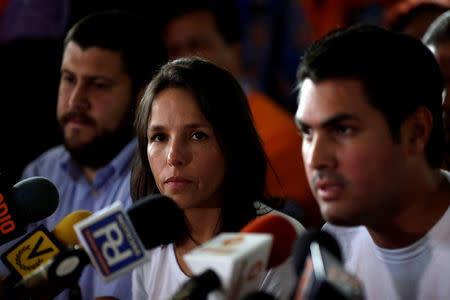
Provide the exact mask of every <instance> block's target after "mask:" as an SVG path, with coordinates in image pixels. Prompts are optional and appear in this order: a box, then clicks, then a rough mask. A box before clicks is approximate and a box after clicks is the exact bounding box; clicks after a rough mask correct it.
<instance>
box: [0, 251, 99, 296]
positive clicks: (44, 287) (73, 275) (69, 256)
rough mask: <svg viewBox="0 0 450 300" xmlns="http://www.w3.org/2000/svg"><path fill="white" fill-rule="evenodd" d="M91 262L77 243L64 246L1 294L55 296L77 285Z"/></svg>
mask: <svg viewBox="0 0 450 300" xmlns="http://www.w3.org/2000/svg"><path fill="white" fill-rule="evenodd" d="M89 262H90V261H89V257H88V256H87V254H86V252H85V251H84V250H82V249H81V248H79V247H78V246H77V245H75V246H70V247H67V248H64V249H62V250H61V251H60V252H58V253H57V254H56V255H55V256H53V257H52V258H51V259H49V260H47V261H46V262H45V263H43V264H42V265H41V266H39V268H37V269H36V270H34V271H33V272H32V273H31V274H28V275H27V276H25V277H24V278H23V279H21V280H20V281H19V282H17V283H16V284H14V285H13V286H7V287H6V289H5V290H4V293H3V295H1V296H2V298H3V297H4V298H5V299H17V298H23V297H26V296H28V297H30V296H34V295H39V296H41V297H42V296H44V298H53V297H55V296H56V295H58V294H59V293H60V292H61V291H62V290H63V289H65V288H67V287H77V282H78V279H79V278H80V276H81V273H82V271H83V269H84V267H85V266H86V265H87V264H88V263H89Z"/></svg>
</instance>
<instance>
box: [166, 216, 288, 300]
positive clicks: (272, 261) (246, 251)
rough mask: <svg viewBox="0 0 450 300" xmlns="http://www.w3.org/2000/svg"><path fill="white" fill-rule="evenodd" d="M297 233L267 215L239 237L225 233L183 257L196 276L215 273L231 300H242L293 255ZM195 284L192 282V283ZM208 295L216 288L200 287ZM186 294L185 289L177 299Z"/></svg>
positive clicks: (181, 289) (286, 221) (285, 220)
mask: <svg viewBox="0 0 450 300" xmlns="http://www.w3.org/2000/svg"><path fill="white" fill-rule="evenodd" d="M296 235H297V231H296V229H295V228H294V226H293V225H292V224H291V223H290V222H289V221H288V220H287V219H286V218H284V217H282V216H280V215H278V214H266V215H263V216H261V217H258V218H256V219H255V220H253V221H252V222H250V223H249V224H247V225H246V226H244V228H242V230H241V232H239V233H221V234H219V235H217V236H216V237H214V238H213V239H211V240H210V241H208V242H206V243H205V244H203V245H200V246H199V247H197V248H195V249H194V250H192V251H190V252H188V253H187V254H185V255H184V256H183V259H184V261H185V262H186V264H187V265H188V267H189V268H190V270H191V271H192V273H193V274H201V273H202V272H205V270H207V269H211V270H212V271H213V272H214V273H215V274H216V275H217V276H218V277H219V279H220V282H221V287H222V289H223V290H224V292H225V296H226V298H227V299H239V298H240V297H242V296H244V295H246V294H247V293H249V292H252V291H254V290H257V289H258V287H259V285H260V283H261V280H262V279H263V277H264V276H265V274H266V270H267V269H270V268H273V267H276V266H278V265H279V264H281V263H283V262H284V261H285V260H286V259H287V258H288V257H289V255H290V253H291V248H292V244H293V243H294V240H295V238H296ZM189 281H191V279H190V280H189ZM197 288H198V289H206V290H207V291H208V292H210V291H213V290H215V289H217V287H216V286H198V287H197ZM181 294H186V290H185V289H184V287H181V288H180V290H179V291H178V292H177V293H176V294H175V295H174V296H173V298H172V299H177V298H174V297H178V296H179V295H181Z"/></svg>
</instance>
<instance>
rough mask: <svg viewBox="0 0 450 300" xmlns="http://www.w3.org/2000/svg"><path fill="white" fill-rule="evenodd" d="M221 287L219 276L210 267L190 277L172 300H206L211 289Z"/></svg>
mask: <svg viewBox="0 0 450 300" xmlns="http://www.w3.org/2000/svg"><path fill="white" fill-rule="evenodd" d="M220 288H221V283H220V278H219V276H218V275H217V274H216V272H214V271H213V270H211V269H208V270H206V271H204V272H202V273H201V274H199V275H195V276H192V277H191V278H189V280H187V281H186V282H185V283H184V284H183V285H182V286H181V287H180V289H179V291H178V292H177V293H176V294H175V295H173V296H172V297H171V298H170V300H186V299H195V300H205V299H206V297H207V296H208V294H209V293H210V292H211V291H214V290H216V289H220Z"/></svg>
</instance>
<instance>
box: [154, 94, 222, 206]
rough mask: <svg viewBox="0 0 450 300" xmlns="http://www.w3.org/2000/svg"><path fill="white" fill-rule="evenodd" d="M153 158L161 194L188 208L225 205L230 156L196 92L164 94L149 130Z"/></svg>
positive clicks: (156, 179)
mask: <svg viewBox="0 0 450 300" xmlns="http://www.w3.org/2000/svg"><path fill="white" fill-rule="evenodd" d="M147 135H148V144H147V157H148V161H149V163H150V169H151V170H152V173H153V176H154V178H155V182H156V185H157V187H158V189H159V191H160V192H161V193H162V194H164V195H166V196H168V197H170V198H172V199H173V200H174V201H175V202H176V203H177V204H178V206H180V208H182V209H187V208H199V207H221V201H222V197H223V191H222V188H221V187H222V184H223V181H224V177H225V171H226V170H225V169H226V166H225V158H224V155H223V153H222V149H221V148H220V146H219V143H218V142H217V138H216V136H215V133H214V130H213V127H212V125H211V124H210V123H209V122H208V120H207V119H206V118H205V116H204V115H203V113H202V112H201V110H200V107H199V105H198V104H197V101H196V100H195V98H194V96H193V95H192V93H191V92H190V91H189V90H187V89H183V88H167V89H165V90H163V91H161V92H159V93H158V94H157V95H156V97H155V99H154V101H153V104H152V107H151V112H150V118H149V122H148V128H147Z"/></svg>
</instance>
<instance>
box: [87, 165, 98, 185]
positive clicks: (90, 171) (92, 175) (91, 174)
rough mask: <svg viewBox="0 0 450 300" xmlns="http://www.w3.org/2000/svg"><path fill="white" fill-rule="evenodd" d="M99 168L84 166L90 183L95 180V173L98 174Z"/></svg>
mask: <svg viewBox="0 0 450 300" xmlns="http://www.w3.org/2000/svg"><path fill="white" fill-rule="evenodd" d="M98 170H99V169H98V168H95V169H94V168H90V167H83V174H84V176H86V179H87V181H88V182H89V183H90V184H92V183H93V182H94V178H95V174H97V171H98Z"/></svg>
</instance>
